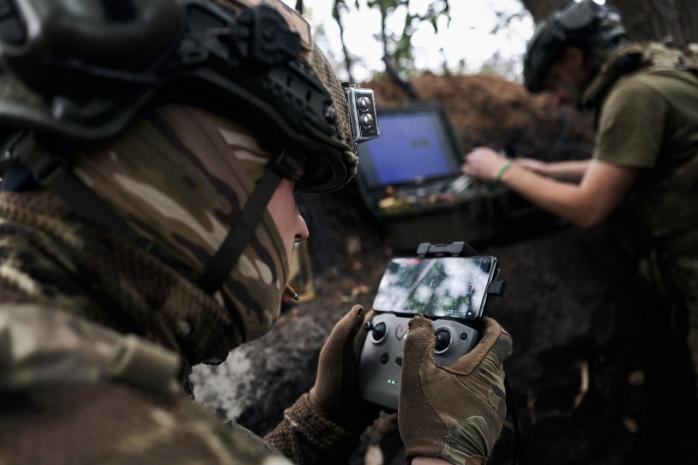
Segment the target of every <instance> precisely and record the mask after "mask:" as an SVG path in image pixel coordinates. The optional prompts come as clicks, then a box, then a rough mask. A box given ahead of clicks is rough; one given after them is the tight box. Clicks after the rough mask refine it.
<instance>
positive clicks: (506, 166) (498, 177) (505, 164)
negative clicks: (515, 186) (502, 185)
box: [494, 160, 511, 182]
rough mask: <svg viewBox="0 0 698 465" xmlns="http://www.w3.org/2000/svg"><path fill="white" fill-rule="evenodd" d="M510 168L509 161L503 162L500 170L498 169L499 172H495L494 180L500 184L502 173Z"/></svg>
mask: <svg viewBox="0 0 698 465" xmlns="http://www.w3.org/2000/svg"><path fill="white" fill-rule="evenodd" d="M510 167H511V160H507V161H506V162H504V164H503V165H502V167H501V168H499V171H497V176H495V177H494V179H495V180H496V181H497V182H501V180H502V176H504V173H506V172H507V170H508V169H509V168H510Z"/></svg>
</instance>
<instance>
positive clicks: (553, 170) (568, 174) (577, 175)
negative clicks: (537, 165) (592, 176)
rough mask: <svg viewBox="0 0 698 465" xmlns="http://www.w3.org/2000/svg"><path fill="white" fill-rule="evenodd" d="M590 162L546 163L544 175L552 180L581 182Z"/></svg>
mask: <svg viewBox="0 0 698 465" xmlns="http://www.w3.org/2000/svg"><path fill="white" fill-rule="evenodd" d="M590 162H591V160H573V161H558V162H553V163H548V165H547V170H546V171H547V172H546V174H547V175H548V176H550V177H553V178H560V179H566V180H569V181H581V180H582V178H583V177H584V173H586V171H587V168H589V164H590Z"/></svg>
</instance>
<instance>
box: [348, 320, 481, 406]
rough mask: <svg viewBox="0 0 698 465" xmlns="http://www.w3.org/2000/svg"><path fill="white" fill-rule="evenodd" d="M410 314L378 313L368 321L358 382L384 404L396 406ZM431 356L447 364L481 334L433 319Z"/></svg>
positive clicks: (371, 398) (368, 395)
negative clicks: (368, 327)
mask: <svg viewBox="0 0 698 465" xmlns="http://www.w3.org/2000/svg"><path fill="white" fill-rule="evenodd" d="M410 319H411V317H401V316H398V315H395V314H394V313H380V314H377V315H376V316H374V317H373V320H371V322H370V331H369V334H368V336H367V337H366V342H365V343H364V347H363V349H362V351H361V359H360V361H359V384H360V389H361V395H362V397H363V398H364V399H365V400H367V401H369V402H373V403H375V404H378V405H382V406H383V407H387V408H390V409H393V410H397V409H398V401H399V399H400V377H401V373H402V353H403V349H404V346H405V337H406V336H407V331H408V323H409V321H410ZM432 325H433V326H434V337H435V339H436V340H435V347H434V359H435V360H436V364H437V365H440V366H448V365H451V364H452V363H453V362H455V361H456V360H457V359H458V358H460V357H462V356H463V355H465V354H467V353H468V352H470V350H472V348H473V347H475V345H476V344H477V342H478V339H479V336H480V334H479V333H478V331H476V330H474V329H473V328H471V327H470V326H466V325H465V324H463V323H460V322H458V321H454V320H446V319H432Z"/></svg>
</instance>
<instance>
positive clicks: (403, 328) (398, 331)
mask: <svg viewBox="0 0 698 465" xmlns="http://www.w3.org/2000/svg"><path fill="white" fill-rule="evenodd" d="M408 330H409V326H407V323H404V324H401V325H397V328H395V337H396V338H397V340H398V341H401V340H402V338H403V337H405V335H406V334H407V331H408Z"/></svg>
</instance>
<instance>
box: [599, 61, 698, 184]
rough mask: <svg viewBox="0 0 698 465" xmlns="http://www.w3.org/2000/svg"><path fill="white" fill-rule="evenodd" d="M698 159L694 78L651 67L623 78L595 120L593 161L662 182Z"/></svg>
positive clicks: (697, 92) (696, 84)
mask: <svg viewBox="0 0 698 465" xmlns="http://www.w3.org/2000/svg"><path fill="white" fill-rule="evenodd" d="M695 156H698V77H696V76H695V75H694V74H692V73H691V72H689V71H685V70H679V69H672V68H659V67H650V68H645V69H641V70H639V71H636V72H634V73H632V74H629V75H626V76H623V77H621V78H620V79H619V80H618V82H616V83H615V85H614V86H613V88H612V89H611V91H610V92H609V94H608V96H607V97H606V99H605V101H604V103H603V105H602V107H601V113H600V115H599V124H598V128H597V140H596V149H595V153H594V158H596V159H598V160H602V161H605V162H608V163H613V164H615V165H620V166H627V167H634V168H651V169H652V170H651V171H652V172H651V173H643V174H644V176H643V178H646V177H648V175H649V177H650V178H654V179H662V178H663V177H665V176H666V175H668V174H670V173H671V172H673V171H674V170H675V169H676V168H677V167H678V166H680V165H682V164H684V162H686V161H687V160H688V159H690V158H692V157H695Z"/></svg>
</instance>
